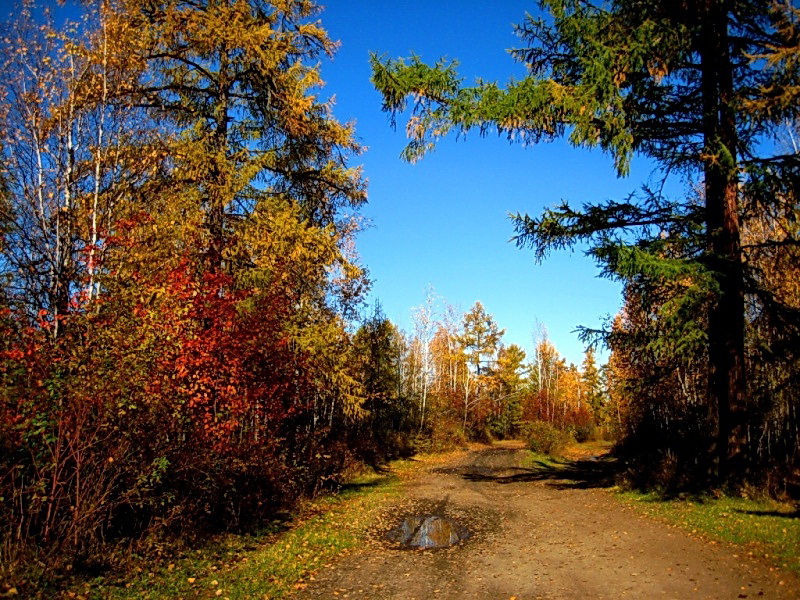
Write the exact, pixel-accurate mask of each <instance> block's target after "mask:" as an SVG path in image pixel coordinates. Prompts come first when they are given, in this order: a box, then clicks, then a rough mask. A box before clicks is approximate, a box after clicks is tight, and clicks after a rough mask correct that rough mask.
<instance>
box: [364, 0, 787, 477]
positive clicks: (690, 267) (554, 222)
mask: <svg viewBox="0 0 800 600" xmlns="http://www.w3.org/2000/svg"><path fill="white" fill-rule="evenodd" d="M541 6H542V8H543V9H544V10H545V11H546V12H547V13H549V14H548V15H547V17H546V18H544V17H543V18H540V17H535V16H531V17H529V18H528V19H527V21H526V22H525V23H524V24H523V25H521V26H520V27H519V28H518V32H519V34H520V37H521V38H522V40H523V42H524V43H525V47H523V48H520V49H517V50H514V51H513V52H512V54H513V55H514V56H515V58H517V59H518V60H519V61H521V62H524V63H525V64H526V65H527V67H528V75H527V76H526V77H524V78H523V79H520V80H518V81H513V82H511V83H509V84H508V85H507V86H505V87H500V86H498V85H497V84H495V83H479V84H477V85H475V86H472V87H468V86H464V85H463V84H462V82H461V80H460V79H459V78H458V76H457V74H456V71H455V68H454V66H453V64H447V63H445V62H440V63H437V64H436V65H434V66H428V65H426V64H424V63H422V62H421V61H420V60H419V59H418V58H412V59H411V60H410V61H408V62H405V61H403V60H396V61H392V60H388V61H384V60H379V59H378V58H377V57H374V58H373V82H374V83H375V85H376V87H377V88H378V90H379V91H380V92H381V93H382V95H383V99H384V109H385V110H387V111H388V112H390V113H391V114H392V115H393V116H396V115H397V113H399V112H401V111H403V110H404V109H405V108H406V106H407V102H408V99H409V98H412V99H413V104H412V114H411V116H410V118H409V122H408V133H409V137H410V142H409V144H408V146H407V148H406V152H405V156H406V157H407V158H409V159H411V160H415V159H417V158H420V157H421V156H422V155H423V154H424V153H425V152H426V151H427V150H429V149H430V148H431V147H432V146H433V145H434V143H435V142H436V140H437V139H438V138H440V137H441V136H444V135H446V134H447V133H448V132H450V131H453V130H456V131H466V130H469V129H474V128H477V129H479V130H480V131H481V132H484V133H485V132H487V131H489V130H497V131H499V132H501V133H505V134H507V135H508V137H509V139H518V140H521V141H522V142H523V143H535V142H538V141H541V140H546V139H552V138H553V137H556V136H562V135H566V136H568V137H569V139H570V141H571V142H572V143H574V144H576V145H581V146H586V147H594V146H600V147H601V148H603V149H604V150H605V151H607V152H608V153H609V154H610V155H611V156H612V158H613V159H614V163H615V166H616V168H617V170H618V172H619V173H620V174H621V175H624V174H626V173H627V171H628V165H629V162H630V159H631V157H632V156H633V155H634V154H637V153H638V154H641V155H645V156H648V157H650V158H652V159H654V160H655V161H656V163H657V164H658V165H659V167H660V168H661V169H662V172H663V173H664V175H665V177H666V175H667V174H669V173H671V172H682V173H685V174H686V175H688V176H689V177H690V178H691V179H692V180H694V179H696V180H697V181H698V184H699V185H698V190H697V191H689V193H687V197H686V198H684V199H672V198H667V197H665V195H664V194H662V193H661V192H660V191H659V189H658V188H654V189H650V188H644V189H643V190H642V192H641V193H639V194H632V195H631V196H629V197H628V198H627V199H625V200H621V201H606V202H600V203H595V204H585V205H584V206H583V207H582V208H580V209H575V208H573V207H571V206H570V205H568V204H567V203H563V204H562V205H561V206H559V207H557V208H554V209H549V210H546V211H545V212H544V213H543V214H542V215H541V216H540V217H529V216H518V217H517V219H516V225H517V232H518V238H517V239H518V242H519V243H520V244H521V245H526V246H530V247H532V248H533V249H534V250H535V252H536V255H537V258H539V259H541V258H543V257H544V256H545V255H546V254H547V253H548V252H550V251H551V250H553V249H559V248H564V247H571V246H573V245H574V244H575V243H577V242H579V241H588V242H589V243H590V244H591V249H590V253H591V254H592V255H593V256H594V257H595V258H596V259H597V260H598V261H599V262H600V264H601V265H602V268H603V271H604V273H605V274H606V275H608V276H611V277H616V278H619V279H620V280H622V281H623V282H625V284H626V285H627V286H628V289H629V292H630V296H629V301H628V306H627V310H626V316H627V318H629V319H633V320H634V321H635V322H637V323H639V322H641V328H640V327H639V326H638V325H632V324H631V325H629V326H625V325H623V327H622V329H619V328H618V329H617V331H616V333H614V332H607V333H608V334H609V335H608V336H607V339H609V340H611V343H612V345H615V344H616V345H617V346H616V347H619V344H622V343H623V342H622V341H621V340H622V336H621V335H620V334H621V332H623V331H624V332H626V336H627V339H628V340H629V342H627V343H629V344H630V346H629V348H630V350H629V351H630V353H631V356H632V357H635V360H636V361H639V360H640V359H641V360H643V361H645V362H646V363H647V364H645V362H640V363H639V364H638V365H637V367H636V371H637V376H638V377H639V380H640V381H642V378H644V379H646V380H647V381H649V382H650V383H651V385H650V387H649V388H648V390H649V392H650V393H651V394H655V393H656V392H655V390H657V389H658V390H659V391H660V394H661V395H662V397H663V395H664V394H667V395H668V396H669V397H670V398H671V399H674V400H675V402H676V403H678V404H680V403H682V402H684V401H685V400H687V399H689V398H691V401H692V402H697V403H698V404H697V405H696V411H695V412H696V414H694V417H689V415H688V413H686V414H685V416H686V417H687V419H688V418H695V417H696V418H701V419H702V421H703V422H704V423H705V425H704V426H703V427H702V429H703V430H704V431H705V432H706V434H705V435H700V436H691V437H688V438H684V440H683V447H682V448H680V449H678V448H676V447H675V445H674V444H662V441H663V440H664V439H665V438H663V437H658V438H651V439H652V441H653V443H652V444H651V445H650V446H651V448H652V450H653V451H654V453H655V454H657V455H660V456H662V457H663V458H665V460H667V462H669V461H670V460H672V459H671V458H670V457H671V456H672V455H673V454H674V452H676V451H680V452H681V453H682V454H683V455H684V456H685V458H686V459H687V460H697V462H698V464H697V468H696V469H695V470H694V472H695V476H694V479H695V481H708V480H709V477H708V475H709V473H711V472H713V473H714V474H715V475H716V477H715V478H714V479H715V481H716V482H717V483H722V484H733V485H735V484H736V483H737V482H740V481H741V480H742V479H747V478H757V477H758V473H763V470H762V469H761V468H760V467H763V466H774V465H775V463H774V462H773V457H772V456H769V455H768V453H767V454H764V453H762V452H761V450H759V449H758V448H757V447H756V445H755V444H754V440H755V439H761V438H762V436H763V435H765V434H766V432H767V431H770V430H771V427H772V426H771V425H768V424H767V422H766V421H764V420H763V412H762V410H761V409H759V408H756V405H757V404H758V403H754V402H753V401H752V398H753V397H754V394H756V395H763V394H767V395H776V396H781V395H782V390H781V387H780V386H778V387H775V388H773V389H772V390H771V391H769V392H767V390H766V389H765V388H763V387H762V383H763V382H764V379H763V378H761V377H760V376H757V375H756V372H758V371H759V370H760V369H759V366H760V365H762V364H763V363H760V362H758V361H755V360H754V359H755V357H756V356H759V355H760V356H763V355H762V354H761V351H760V350H756V348H755V347H754V346H753V345H752V344H751V343H750V341H749V340H748V336H749V334H748V331H750V330H751V327H752V326H753V325H754V324H755V323H756V322H761V321H763V320H764V319H767V320H769V319H778V320H780V321H781V322H783V323H786V324H787V326H788V327H789V329H790V330H791V331H796V327H795V326H794V325H789V321H788V320H787V319H786V317H787V316H788V315H789V314H791V313H792V311H793V308H792V307H793V306H794V304H795V301H794V299H791V300H790V299H789V298H788V297H787V296H785V295H784V296H782V297H780V299H779V295H778V294H775V293H774V290H772V289H770V287H769V285H765V280H764V279H763V277H762V275H761V274H760V268H759V267H758V266H757V264H756V262H755V261H754V257H755V255H756V254H758V253H759V250H757V248H758V249H761V250H763V249H765V248H767V247H770V248H772V249H773V250H774V249H777V248H780V249H781V251H783V252H789V249H790V248H794V247H796V246H797V244H798V239H797V235H796V232H794V231H790V230H789V229H787V228H781V229H780V230H776V229H772V228H770V227H768V228H767V229H762V230H761V231H762V234H763V237H762V238H760V239H759V241H758V242H756V243H755V244H753V243H752V242H751V243H748V242H743V235H745V233H744V232H745V230H746V228H748V227H752V225H748V222H750V223H754V222H756V221H757V220H759V219H767V220H768V221H770V222H772V223H774V222H775V221H774V219H775V218H776V216H777V215H778V214H781V215H787V214H788V213H789V212H791V209H790V208H789V207H790V206H791V205H792V202H796V189H795V188H796V185H795V183H796V181H797V171H798V161H797V155H796V152H792V153H788V154H787V153H780V152H769V150H767V149H766V146H765V145H763V144H761V142H762V141H763V140H764V139H766V138H768V137H770V136H772V135H774V133H775V132H776V131H777V130H778V129H779V128H780V127H782V126H783V123H784V122H785V120H786V119H787V118H789V119H794V118H795V117H796V114H797V103H796V102H794V100H796V94H795V92H794V91H792V90H795V89H796V78H797V60H796V57H797V49H798V45H797V41H796V27H795V24H796V20H797V17H798V11H797V9H796V8H795V7H794V5H793V4H792V3H791V2H775V3H765V2H757V1H734V0H730V1H728V0H725V1H719V2H694V3H692V2H688V3H687V2H683V3H674V2H650V3H642V2H638V1H628V0H618V1H616V2H612V3H610V4H606V5H602V6H599V5H593V4H590V3H585V2H581V1H578V0H558V1H548V2H542V3H541ZM790 182H793V183H790ZM787 211H788V212H787ZM768 315H769V316H768ZM796 322H797V321H795V324H796ZM634 334H635V335H634ZM762 341H764V338H762ZM770 343H771V342H766V344H767V345H769V344H770ZM779 345H780V344H777V345H775V346H774V347H773V351H775V350H777V348H778V347H779ZM634 349H635V350H634ZM757 365H758V366H757ZM698 367H699V369H700V371H702V374H701V373H700V372H699V371H698V370H697V369H698ZM784 368H785V364H784ZM790 369H791V370H793V371H794V372H795V373H796V370H794V369H795V367H791V368H790ZM690 373H691V375H689V374H690ZM756 381H758V383H756ZM656 382H659V384H658V385H657V384H656ZM681 386H683V387H681ZM665 405H671V404H670V403H669V402H667V403H666V404H665ZM676 405H677V404H676ZM693 410H695V409H693ZM700 413H702V416H701V414H700ZM673 416H674V415H673ZM665 418H666V417H665ZM781 418H782V419H785V421H784V425H785V426H786V427H785V428H784V429H783V432H784V434H783V435H786V436H788V437H786V438H785V442H786V444H788V445H795V446H796V445H797V442H798V437H797V432H798V429H797V425H796V421H795V417H794V416H792V415H790V414H788V413H784V416H783V417H781ZM679 420H680V421H681V422H683V420H682V418H681V419H679ZM673 422H675V421H673ZM686 424H687V425H688V424H689V421H686ZM782 427H783V426H782ZM709 433H711V435H708V434H709ZM672 437H673V438H674V437H676V436H672ZM644 439H645V438H642V440H644ZM656 440H659V441H656ZM782 447H783V446H782ZM699 455H703V456H704V457H705V458H704V459H697V457H698V456H699ZM784 458H788V460H789V464H788V465H787V464H784V467H788V469H789V470H791V469H792V468H793V467H792V465H796V464H797V462H796V461H797V459H798V457H797V456H794V457H787V456H786V455H785V454H783V455H782V458H781V460H783V459H784ZM701 463H702V464H701ZM658 464H660V461H659V460H651V461H650V463H649V466H648V467H645V468H650V469H656V470H657V469H658V466H657V465H658ZM701 473H702V474H701Z"/></svg>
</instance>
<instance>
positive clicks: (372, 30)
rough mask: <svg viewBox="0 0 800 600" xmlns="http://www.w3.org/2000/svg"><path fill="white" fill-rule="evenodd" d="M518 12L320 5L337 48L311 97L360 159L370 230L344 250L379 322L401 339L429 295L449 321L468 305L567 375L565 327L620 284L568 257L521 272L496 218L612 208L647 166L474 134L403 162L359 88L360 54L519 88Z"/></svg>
mask: <svg viewBox="0 0 800 600" xmlns="http://www.w3.org/2000/svg"><path fill="white" fill-rule="evenodd" d="M526 10H528V11H534V10H536V2H533V1H520V0H502V1H501V0H496V1H493V2H486V1H485V0H458V1H456V0H449V1H443V0H440V1H436V0H403V1H395V2H375V1H373V0H329V1H328V2H327V3H325V10H324V12H323V13H322V23H323V25H324V26H325V28H326V29H327V30H328V32H329V33H330V35H331V37H332V38H333V39H337V40H339V41H340V42H341V47H340V49H339V51H338V53H337V54H336V57H335V59H334V60H333V62H331V63H327V62H326V63H325V64H323V65H322V77H323V79H324V80H325V81H326V82H327V85H326V87H325V89H324V92H323V94H322V95H323V96H329V95H332V94H335V96H336V106H335V113H336V115H337V117H338V118H339V119H340V120H345V121H347V120H355V122H356V131H357V133H358V137H359V139H360V140H361V141H362V143H363V144H365V145H366V146H367V147H368V150H367V152H366V153H365V154H364V155H362V156H361V157H359V162H361V163H362V164H363V166H364V170H365V173H366V175H367V177H368V178H369V204H368V206H366V208H365V209H364V211H363V214H364V215H365V216H366V217H367V218H368V219H369V220H370V221H371V227H370V228H369V229H368V230H367V231H365V232H364V233H362V234H361V235H360V237H359V244H358V247H359V251H360V254H361V256H362V259H363V262H364V264H365V265H366V266H367V267H368V268H369V271H370V274H371V276H372V279H373V281H374V283H373V288H372V297H373V298H375V299H378V300H380V302H381V303H382V305H383V308H384V312H385V313H386V314H387V316H388V317H389V318H390V319H391V320H392V321H394V322H395V323H397V324H398V325H400V326H401V327H403V328H404V329H406V330H411V328H412V322H411V312H410V311H411V309H412V308H413V307H415V306H418V305H420V304H421V303H422V302H423V300H424V298H425V292H426V289H427V288H428V286H433V288H434V289H435V292H436V293H437V294H439V295H440V296H442V297H444V299H445V300H446V301H448V302H449V303H451V304H453V305H456V306H457V307H459V308H460V309H461V310H462V311H464V310H467V309H469V308H470V307H471V306H472V305H473V304H474V302H475V301H476V300H479V301H480V302H481V303H482V304H483V305H484V307H485V308H486V310H487V311H488V312H489V313H491V314H492V315H493V316H494V317H495V320H496V321H497V322H498V324H499V325H500V327H503V328H505V329H506V335H505V338H504V341H505V343H506V344H510V343H515V344H519V345H520V346H522V347H523V348H525V349H526V350H530V349H531V348H532V332H533V331H534V329H535V327H536V323H537V322H539V323H542V324H544V325H545V326H546V328H547V330H548V332H549V336H550V339H551V340H552V341H553V342H554V343H555V345H556V347H557V348H558V350H559V352H560V353H561V355H562V356H565V357H566V358H567V360H568V361H570V362H574V363H576V364H579V363H580V361H581V360H582V354H583V350H584V348H583V345H582V344H581V343H580V342H579V340H578V338H577V335H576V334H575V333H574V330H575V328H576V327H577V326H578V325H586V326H593V327H596V326H600V325H601V324H602V323H603V321H604V319H605V318H606V317H607V316H609V315H612V316H613V315H614V314H615V313H616V312H617V311H618V310H619V308H620V305H621V297H620V290H621V286H620V285H619V284H618V283H615V282H611V281H608V280H605V279H600V278H598V276H597V275H598V273H599V270H598V268H597V266H596V265H595V264H594V263H593V261H592V260H591V259H590V258H588V257H586V256H584V254H583V252H582V251H576V252H568V251H565V252H557V253H554V254H552V255H551V256H550V258H549V259H548V260H546V261H545V262H544V263H543V264H541V265H537V264H535V262H534V260H533V255H532V253H531V252H530V251H529V250H524V249H518V248H517V247H516V246H515V245H514V244H513V243H511V242H509V241H508V240H509V239H510V238H511V237H512V235H513V233H514V231H513V225H512V223H511V221H510V220H509V218H508V214H509V213H514V212H527V213H529V214H532V215H538V214H539V213H540V212H541V211H542V209H543V208H545V207H547V206H552V205H554V204H556V203H558V202H559V201H560V200H561V199H562V198H563V199H567V200H569V201H571V202H574V203H577V204H580V203H582V202H584V201H589V200H592V201H593V200H601V199H606V198H620V199H621V198H623V197H624V196H625V195H627V194H628V193H629V192H631V191H633V190H635V189H637V188H638V187H639V186H640V185H641V184H642V183H644V182H645V181H647V180H648V178H649V177H650V176H651V170H652V169H651V167H650V166H648V165H647V164H646V163H644V162H643V161H639V162H635V163H634V169H633V170H632V173H631V176H630V177H628V178H625V179H619V178H617V176H616V174H615V172H614V169H613V165H612V161H611V159H610V158H609V157H608V156H606V155H604V154H602V153H601V152H599V151H592V152H589V151H587V150H582V149H574V148H572V147H570V146H569V145H568V144H567V143H566V142H556V143H552V144H542V145H539V146H535V147H529V148H524V147H522V146H520V145H514V144H509V142H507V141H506V140H505V139H504V138H502V139H501V138H498V137H497V136H489V137H486V138H481V137H480V136H479V135H478V134H477V133H475V134H470V135H468V136H467V138H466V140H458V141H456V140H455V139H449V140H447V141H446V142H444V143H441V144H440V145H439V146H438V147H437V149H436V150H435V151H434V152H433V153H432V154H429V155H428V156H426V157H425V158H424V159H423V160H422V161H420V162H418V163H416V164H413V165H411V164H407V163H405V162H403V161H402V160H401V159H400V158H399V155H400V152H401V150H402V149H403V147H404V146H405V143H406V138H405V131H404V127H403V126H404V121H401V120H398V128H397V131H394V130H392V129H391V127H390V125H389V122H388V118H387V115H385V114H384V113H382V112H381V110H380V105H381V101H380V96H379V94H378V93H377V92H376V91H375V90H374V89H373V87H372V86H371V84H370V83H369V76H370V71H369V64H368V57H369V52H370V51H375V52H378V53H382V54H383V53H385V54H386V55H387V56H389V57H393V58H396V57H401V56H403V57H404V56H409V55H410V54H411V53H412V52H414V53H416V54H418V55H420V56H421V57H422V58H423V59H424V60H426V61H428V62H433V61H435V60H437V59H438V58H440V57H443V56H445V57H448V58H454V59H457V60H458V61H459V63H460V65H461V67H460V74H461V76H462V77H464V78H465V79H466V81H468V82H472V81H474V79H475V78H476V77H483V78H484V79H487V80H496V81H499V82H505V81H507V80H508V78H509V77H510V76H512V75H513V76H517V77H519V76H521V75H522V74H523V69H522V66H521V65H519V64H517V63H515V62H514V61H513V59H512V58H511V57H510V56H509V55H508V53H507V51H506V50H507V49H508V48H512V47H514V46H517V45H519V40H518V38H517V37H516V36H515V35H514V32H513V24H514V23H520V22H522V20H523V19H524V15H525V12H526ZM529 354H530V353H529ZM603 355H605V353H603Z"/></svg>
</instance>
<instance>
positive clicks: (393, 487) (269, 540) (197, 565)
mask: <svg viewBox="0 0 800 600" xmlns="http://www.w3.org/2000/svg"><path fill="white" fill-rule="evenodd" d="M452 457H453V453H451V454H447V455H435V456H418V457H416V459H414V460H400V461H394V462H392V463H391V464H390V465H389V466H388V468H387V469H386V470H385V471H383V472H377V473H376V472H368V473H364V474H362V475H360V476H358V477H356V478H355V479H353V480H352V481H351V482H350V483H348V484H347V485H345V486H343V488H342V490H341V491H340V492H338V493H336V494H330V495H327V496H322V497H319V498H317V499H315V500H313V501H308V502H306V503H304V504H303V505H302V506H300V507H299V508H298V511H297V514H296V515H295V516H294V517H293V518H292V519H291V521H289V522H288V523H282V522H278V521H276V522H275V523H274V524H272V525H271V526H268V527H266V528H265V529H264V530H263V531H262V532H259V533H257V534H248V535H234V534H229V535H225V536H220V537H218V538H215V539H214V540H211V541H209V542H208V543H206V544H204V545H203V546H202V547H200V548H196V549H193V550H190V551H187V552H183V553H182V554H179V555H178V556H175V557H174V558H173V559H168V558H164V559H160V560H158V561H157V563H156V562H155V561H153V560H152V559H150V560H148V559H142V560H140V561H139V566H138V567H137V568H135V571H134V572H132V573H121V574H119V575H116V576H108V575H107V576H104V577H97V578H94V579H87V580H84V581H80V582H75V584H74V585H72V586H71V587H70V589H69V590H67V591H66V594H65V595H64V596H63V597H70V598H78V599H86V600H100V599H108V600H129V599H133V598H136V599H146V600H160V599H164V600H166V599H170V600H174V599H181V598H220V599H226V598H227V599H230V600H234V599H245V598H247V599H250V598H283V597H285V596H286V595H287V594H288V593H290V592H292V591H294V590H295V589H300V588H302V587H304V586H305V583H304V581H305V580H307V579H308V578H309V577H313V573H314V572H315V571H316V570H317V569H319V568H322V567H324V566H326V565H328V564H329V563H330V562H331V561H332V560H334V559H335V558H336V557H338V556H341V555H343V554H346V553H347V552H349V551H351V550H352V549H354V548H356V547H358V546H360V545H362V544H363V537H364V534H365V532H366V531H367V529H368V528H369V527H370V525H372V524H373V523H374V522H375V521H376V519H377V518H378V514H379V512H380V509H381V507H382V506H383V505H384V504H385V503H386V502H387V501H389V500H391V499H393V498H395V497H397V496H399V494H400V490H401V487H402V484H403V482H404V481H405V480H407V479H410V478H413V477H414V476H415V475H416V474H417V473H419V472H421V471H422V470H424V469H426V468H429V467H431V466H432V465H436V464H438V463H440V462H446V461H447V460H450V459H451V458H452ZM167 553H168V551H167ZM176 553H177V552H176Z"/></svg>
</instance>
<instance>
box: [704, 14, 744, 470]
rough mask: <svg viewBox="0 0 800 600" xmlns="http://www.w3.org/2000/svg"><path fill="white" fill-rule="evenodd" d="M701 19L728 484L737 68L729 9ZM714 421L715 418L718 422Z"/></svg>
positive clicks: (738, 283)
mask: <svg viewBox="0 0 800 600" xmlns="http://www.w3.org/2000/svg"><path fill="white" fill-rule="evenodd" d="M703 8H704V13H705V14H701V15H700V18H701V22H702V27H701V35H702V39H701V40H700V48H701V50H700V55H701V71H702V95H703V135H704V144H705V156H704V161H705V166H704V171H705V173H704V174H705V194H706V217H705V218H706V227H707V250H708V254H709V264H710V266H711V268H712V269H713V271H714V272H715V273H716V279H717V282H718V285H719V291H718V294H717V297H716V298H715V301H714V302H712V303H711V306H710V308H709V312H708V358H709V373H708V391H709V405H710V409H711V411H712V416H715V417H716V420H717V426H718V430H717V440H716V448H713V455H714V457H715V458H716V460H717V461H718V469H719V471H718V476H719V477H720V479H721V480H722V481H723V482H729V481H730V480H731V479H732V477H733V476H734V475H735V474H736V473H737V472H738V470H739V469H741V467H742V464H741V463H742V460H743V458H744V456H743V451H744V448H743V436H742V432H743V416H744V415H743V411H744V401H745V371H744V279H743V270H742V256H741V248H740V240H739V214H738V207H737V198H738V177H737V142H738V139H737V134H736V121H735V115H734V112H733V107H732V105H731V103H732V98H733V66H732V64H731V58H730V53H729V48H728V26H727V17H728V12H727V11H728V3H727V2H721V1H719V0H707V1H706V2H705V3H704V7H703ZM714 413H716V414H714Z"/></svg>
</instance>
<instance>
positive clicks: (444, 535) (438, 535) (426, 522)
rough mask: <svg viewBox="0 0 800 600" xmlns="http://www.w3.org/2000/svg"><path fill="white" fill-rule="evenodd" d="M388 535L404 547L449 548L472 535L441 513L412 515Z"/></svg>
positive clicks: (387, 535)
mask: <svg viewBox="0 0 800 600" xmlns="http://www.w3.org/2000/svg"><path fill="white" fill-rule="evenodd" d="M386 537H387V538H388V539H389V540H390V541H392V542H395V543H398V544H400V546H402V547H404V548H447V547H449V546H454V545H455V544H458V543H459V542H461V541H463V540H466V539H467V538H469V537H470V532H469V530H468V529H467V528H466V527H464V526H463V525H461V524H460V523H458V522H456V521H454V520H452V519H448V518H447V517H443V516H439V515H412V516H410V517H407V518H406V519H404V520H403V522H402V523H401V524H400V525H399V526H398V527H395V528H394V529H392V530H391V531H389V533H387V534H386Z"/></svg>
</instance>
